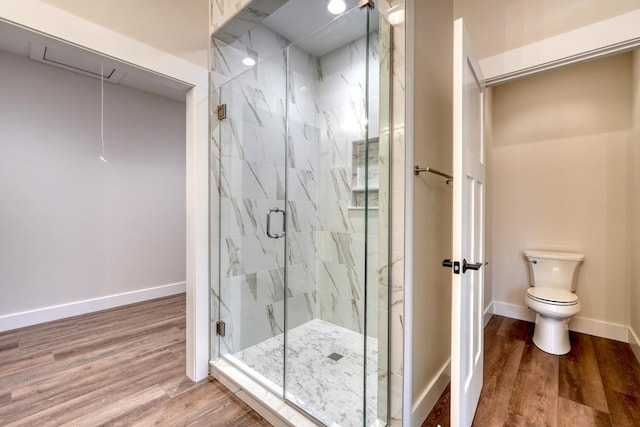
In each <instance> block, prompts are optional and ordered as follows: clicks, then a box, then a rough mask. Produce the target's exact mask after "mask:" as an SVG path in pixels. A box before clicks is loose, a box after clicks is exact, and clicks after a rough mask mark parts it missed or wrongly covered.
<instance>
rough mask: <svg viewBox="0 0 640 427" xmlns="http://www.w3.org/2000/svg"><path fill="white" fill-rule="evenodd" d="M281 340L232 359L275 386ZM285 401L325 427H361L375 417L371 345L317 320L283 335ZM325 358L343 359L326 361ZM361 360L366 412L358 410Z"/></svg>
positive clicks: (279, 376)
mask: <svg viewBox="0 0 640 427" xmlns="http://www.w3.org/2000/svg"><path fill="white" fill-rule="evenodd" d="M283 345H284V342H283V336H282V335H279V336H276V337H274V338H272V339H269V340H267V341H265V342H263V343H260V344H258V345H256V346H254V347H252V348H248V349H246V350H244V351H241V352H238V353H236V354H234V355H233V357H235V358H236V359H238V360H240V361H241V362H242V363H244V364H245V365H247V366H248V367H250V368H251V369H253V370H254V371H256V372H257V373H258V374H259V375H261V376H263V377H265V378H267V379H269V380H271V381H273V382H275V383H281V382H282V378H283V376H284V372H283V368H282V364H281V363H277V362H276V361H277V360H282V348H283ZM287 345H288V349H287V356H288V360H287V373H286V375H287V376H286V378H287V391H288V395H287V397H288V398H289V399H291V400H292V401H294V402H295V403H296V404H298V405H299V406H300V407H302V409H303V410H305V411H307V412H309V413H310V414H312V415H313V416H315V417H316V418H318V419H319V420H320V421H322V422H323V423H325V424H326V425H340V426H343V427H348V426H358V427H360V426H362V425H363V416H365V415H366V417H367V420H373V419H375V418H376V415H377V390H378V374H377V371H378V369H377V366H378V364H377V342H376V340H375V339H373V338H367V354H366V356H365V354H364V337H363V336H362V335H361V334H358V333H355V332H353V331H350V330H347V329H344V328H340V327H338V326H336V325H334V324H330V323H327V322H323V321H321V320H317V319H315V320H311V321H309V322H306V323H304V324H302V325H301V326H299V327H296V328H293V329H291V330H290V331H289V332H288V334H287ZM331 353H338V354H340V355H342V356H343V357H342V358H341V359H339V360H337V361H334V360H332V359H329V357H328V356H329V355H330V354H331ZM365 360H366V372H367V374H366V378H367V394H366V396H367V405H366V406H367V407H366V410H365V408H363V403H362V401H363V396H364V393H363V389H362V388H363V378H364V370H365Z"/></svg>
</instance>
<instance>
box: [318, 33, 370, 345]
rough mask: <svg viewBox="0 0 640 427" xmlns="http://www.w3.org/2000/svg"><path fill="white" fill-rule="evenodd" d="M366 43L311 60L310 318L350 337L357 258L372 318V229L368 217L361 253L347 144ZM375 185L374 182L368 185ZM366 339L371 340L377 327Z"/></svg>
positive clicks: (357, 302)
mask: <svg viewBox="0 0 640 427" xmlns="http://www.w3.org/2000/svg"><path fill="white" fill-rule="evenodd" d="M377 46H378V43H377V34H375V35H372V40H371V43H370V53H369V55H370V62H371V67H370V70H369V71H370V73H369V88H370V94H371V97H370V106H371V108H370V112H369V118H368V119H369V138H375V137H377V136H378V128H379V125H378V108H377V105H378V103H379V101H378V99H379V98H378V95H379V94H378V86H379V66H378V62H379V57H378V50H377ZM366 52H367V51H366V38H365V37H362V38H360V39H357V40H355V41H353V42H351V43H349V44H347V45H345V46H343V47H340V48H338V49H336V50H334V51H332V52H330V53H328V54H326V55H324V56H322V57H320V58H318V90H317V95H318V96H317V99H318V108H319V122H320V128H321V136H320V154H319V159H318V200H317V205H318V215H317V217H318V232H317V248H318V251H317V257H318V260H317V272H318V315H319V318H320V319H322V320H325V321H328V322H331V323H334V324H337V325H339V326H342V327H345V328H348V329H351V330H353V331H356V332H363V331H364V324H363V322H364V309H365V305H364V298H365V292H364V275H365V271H364V257H365V256H367V260H368V282H369V287H368V293H367V297H368V304H369V307H368V310H369V313H371V314H374V313H377V306H378V290H377V281H378V274H377V272H376V270H377V268H376V266H377V264H378V239H377V234H378V223H377V211H375V210H372V211H370V215H369V239H368V246H367V253H366V254H365V253H364V251H365V234H364V212H363V211H362V210H357V209H353V208H351V207H350V205H351V203H352V194H351V191H352V185H353V182H352V156H353V155H354V153H352V147H353V144H352V143H353V141H358V140H363V139H364V137H365V127H366V125H367V123H366V120H367V116H366V115H365V112H366V111H365V108H366V102H365V101H366V62H365V60H366V56H365V55H366ZM376 181H377V180H376ZM367 332H368V334H369V336H373V337H377V322H370V323H369V325H368V330H367Z"/></svg>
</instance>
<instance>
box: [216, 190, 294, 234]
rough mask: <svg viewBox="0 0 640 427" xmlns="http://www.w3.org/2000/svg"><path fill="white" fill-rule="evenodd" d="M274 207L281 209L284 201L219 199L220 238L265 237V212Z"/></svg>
mask: <svg viewBox="0 0 640 427" xmlns="http://www.w3.org/2000/svg"><path fill="white" fill-rule="evenodd" d="M276 207H277V208H280V209H283V208H284V201H282V200H273V199H271V200H267V199H258V200H255V199H235V198H227V197H223V198H221V199H220V230H221V237H223V238H226V237H247V236H265V235H266V231H267V230H266V222H267V212H268V210H269V209H271V208H276ZM276 228H277V225H276ZM278 231H279V230H278Z"/></svg>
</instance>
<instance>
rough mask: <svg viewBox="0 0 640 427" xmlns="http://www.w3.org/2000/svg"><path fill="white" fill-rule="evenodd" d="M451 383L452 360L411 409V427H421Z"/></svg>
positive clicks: (440, 371) (444, 366)
mask: <svg viewBox="0 0 640 427" xmlns="http://www.w3.org/2000/svg"><path fill="white" fill-rule="evenodd" d="M450 381H451V359H449V360H447V362H446V363H445V364H444V365H443V366H442V367H441V368H440V370H439V371H438V373H437V374H436V375H435V377H434V378H433V379H432V380H431V382H430V383H429V385H427V386H426V387H425V389H424V390H423V391H422V393H420V396H419V397H418V399H416V403H415V404H414V405H413V408H411V421H412V422H411V425H412V426H414V427H419V426H421V425H422V423H423V422H424V420H426V419H427V417H428V416H429V413H430V412H431V410H432V409H433V407H434V406H435V404H436V403H437V402H438V399H439V398H440V395H441V394H442V392H443V391H444V389H445V388H446V387H447V384H449V382H450Z"/></svg>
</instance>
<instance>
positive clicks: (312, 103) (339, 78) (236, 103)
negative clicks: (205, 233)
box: [211, 0, 391, 426]
mask: <svg viewBox="0 0 640 427" xmlns="http://www.w3.org/2000/svg"><path fill="white" fill-rule="evenodd" d="M267 3H269V2H262V4H267ZM271 3H273V2H271ZM279 3H282V6H280V7H279V8H276V10H268V11H267V10H265V11H260V10H255V9H252V10H249V11H246V10H245V11H243V12H241V13H240V14H239V15H238V16H237V17H236V19H234V20H232V21H231V22H230V23H228V24H227V25H226V26H225V27H223V28H222V29H221V30H220V31H218V32H217V33H216V34H214V39H213V43H212V71H211V76H212V79H211V81H212V96H211V98H212V99H213V100H214V104H213V105H212V119H211V121H212V135H211V136H212V144H211V177H212V181H211V182H212V186H211V191H212V195H211V200H212V221H211V228H212V239H211V245H212V250H211V252H212V254H217V256H219V259H213V260H212V265H214V264H215V265H217V266H218V267H219V268H217V269H216V268H212V271H214V273H213V274H212V277H211V295H212V304H211V306H212V311H211V320H212V328H211V342H212V352H211V356H212V359H214V360H221V359H223V360H225V361H226V362H227V363H231V364H233V365H234V366H235V367H237V368H238V369H240V370H242V371H243V372H244V373H245V374H247V375H249V376H251V377H252V378H253V379H254V380H255V381H257V382H258V383H260V384H261V385H262V386H264V387H265V388H266V389H268V390H270V392H271V393H274V394H276V395H278V396H280V397H281V398H282V400H283V401H285V402H287V404H292V405H294V406H295V407H297V408H299V409H301V410H302V411H304V412H305V413H306V414H308V415H310V416H311V417H312V418H313V419H315V420H316V421H319V422H321V423H323V424H325V425H340V426H371V425H385V424H386V423H387V419H388V342H389V333H388V330H389V328H388V304H389V297H388V294H389V292H388V280H389V277H388V274H389V273H388V258H389V256H388V254H389V251H388V240H389V239H388V224H389V214H388V212H389V160H390V159H389V113H390V106H389V99H390V97H389V82H390V66H389V62H390V56H391V51H390V46H391V43H390V42H391V40H390V34H391V31H390V28H389V26H388V23H387V21H386V20H385V19H384V18H380V16H379V15H378V13H377V11H376V10H375V8H371V7H370V6H369V5H364V6H363V7H357V5H355V4H353V3H354V2H353V1H348V2H347V4H348V5H349V6H350V7H351V9H350V10H347V11H345V12H343V13H342V14H340V15H339V16H332V15H331V14H330V13H329V12H328V11H327V8H326V2H324V1H318V0H290V1H288V2H284V1H282V2H279Z"/></svg>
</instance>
